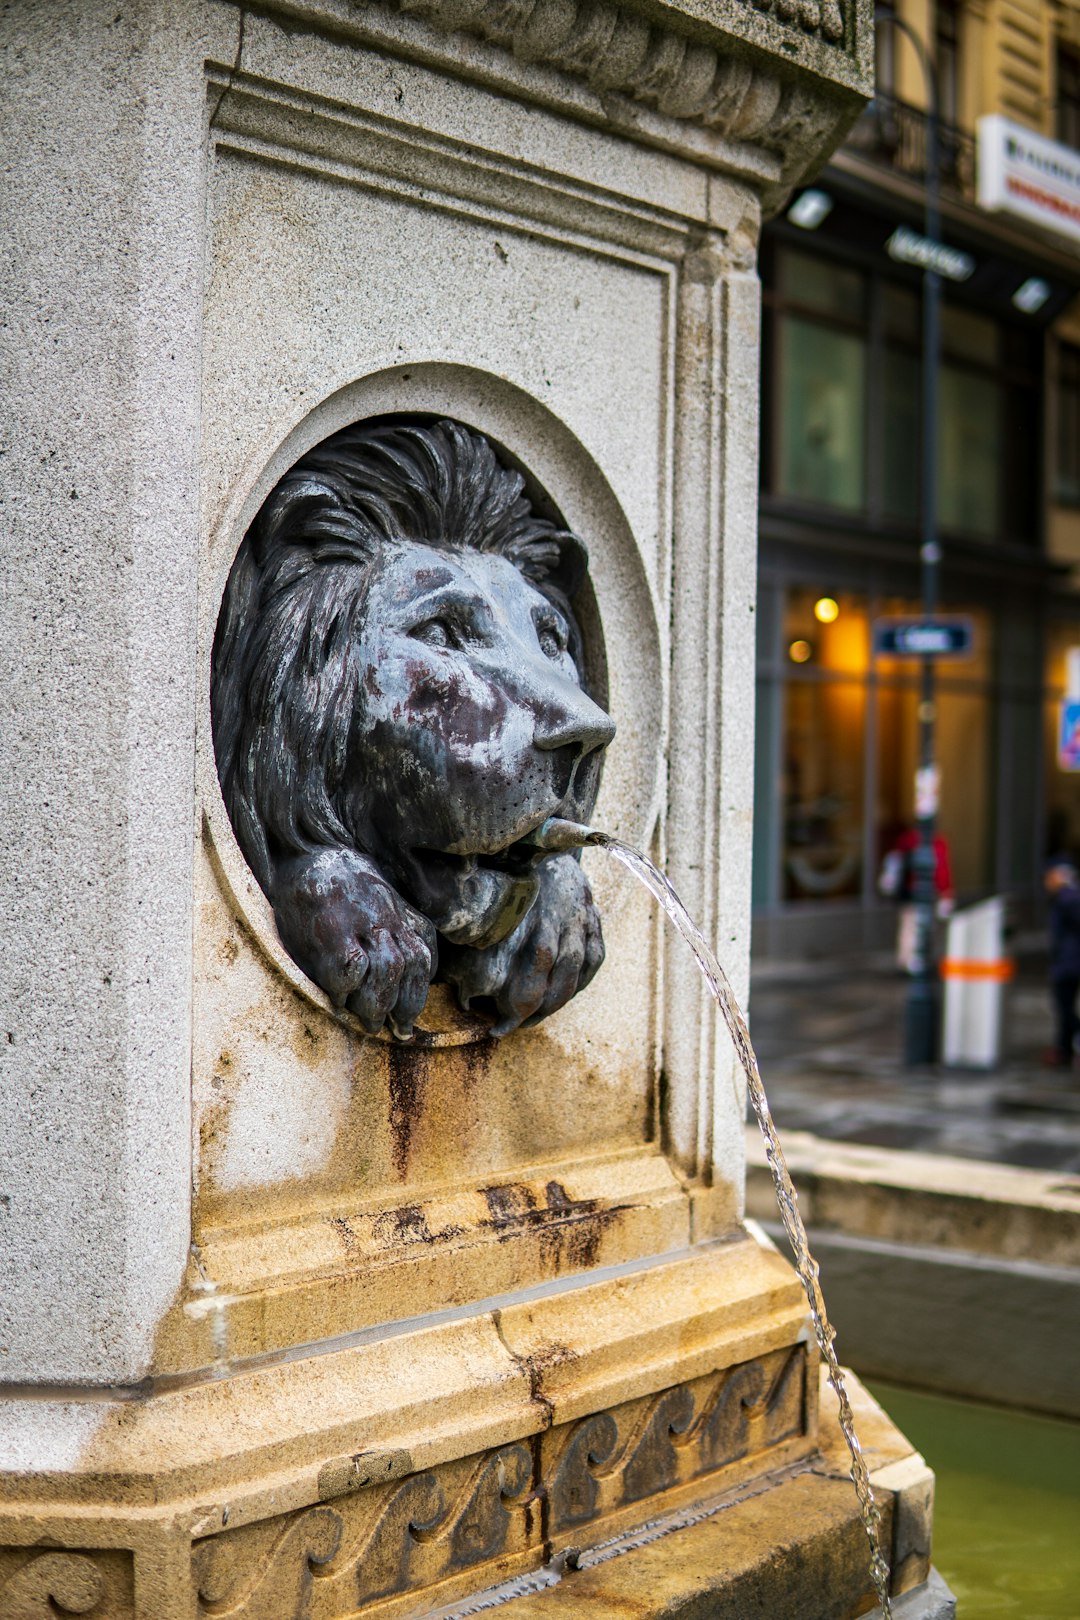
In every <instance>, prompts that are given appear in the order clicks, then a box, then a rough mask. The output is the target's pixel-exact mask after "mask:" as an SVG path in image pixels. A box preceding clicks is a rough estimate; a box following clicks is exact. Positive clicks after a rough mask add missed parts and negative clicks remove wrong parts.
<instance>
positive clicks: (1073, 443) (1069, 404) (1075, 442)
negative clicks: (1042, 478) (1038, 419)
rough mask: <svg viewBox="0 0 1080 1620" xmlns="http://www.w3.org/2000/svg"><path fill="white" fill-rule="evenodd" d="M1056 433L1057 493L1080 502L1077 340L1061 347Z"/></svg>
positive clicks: (1079, 362)
mask: <svg viewBox="0 0 1080 1620" xmlns="http://www.w3.org/2000/svg"><path fill="white" fill-rule="evenodd" d="M1056 437H1057V446H1056V451H1057V453H1056V457H1055V461H1056V467H1055V475H1056V476H1055V480H1054V494H1055V495H1056V497H1057V499H1058V500H1059V501H1067V502H1069V504H1070V505H1080V346H1078V345H1077V344H1075V343H1062V344H1061V345H1060V347H1059V349H1058V355H1057V435H1056Z"/></svg>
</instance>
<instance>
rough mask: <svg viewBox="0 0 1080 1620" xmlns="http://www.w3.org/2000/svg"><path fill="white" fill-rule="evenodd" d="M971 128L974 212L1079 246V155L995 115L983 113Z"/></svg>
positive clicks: (1010, 120) (1008, 119)
mask: <svg viewBox="0 0 1080 1620" xmlns="http://www.w3.org/2000/svg"><path fill="white" fill-rule="evenodd" d="M976 127H977V131H978V197H979V207H980V208H990V209H993V210H994V211H995V212H997V213H1002V214H1015V215H1017V216H1018V217H1019V218H1020V219H1026V220H1032V221H1033V222H1034V223H1035V224H1036V225H1042V226H1044V227H1045V228H1046V229H1047V230H1049V231H1054V232H1056V233H1057V235H1059V236H1068V237H1070V238H1071V239H1072V240H1073V241H1074V242H1080V152H1076V151H1074V150H1073V148H1072V147H1071V146H1063V145H1062V144H1061V142H1060V141H1051V140H1048V139H1047V138H1046V136H1045V135H1036V134H1035V133H1034V132H1033V131H1032V130H1030V129H1025V128H1024V126H1023V124H1014V123H1013V121H1012V119H1011V118H1003V117H1002V115H1001V114H1000V113H987V115H986V116H985V117H984V118H980V119H979V121H978V125H977V126H976Z"/></svg>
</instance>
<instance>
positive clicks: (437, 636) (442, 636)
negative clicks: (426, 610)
mask: <svg viewBox="0 0 1080 1620" xmlns="http://www.w3.org/2000/svg"><path fill="white" fill-rule="evenodd" d="M412 634H413V638H414V640H416V641H422V642H423V643H424V645H425V646H427V647H450V646H452V645H453V639H454V638H453V635H452V633H451V630H450V626H449V625H448V624H447V622H446V620H445V619H429V620H428V621H427V623H426V624H420V625H417V627H416V629H415V630H414V631H413V632H412Z"/></svg>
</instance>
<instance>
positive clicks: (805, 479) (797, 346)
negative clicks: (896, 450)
mask: <svg viewBox="0 0 1080 1620" xmlns="http://www.w3.org/2000/svg"><path fill="white" fill-rule="evenodd" d="M777 290H778V293H779V296H780V299H781V300H782V302H783V313H782V314H781V316H780V319H779V324H778V332H777V360H778V365H779V374H780V377H781V378H782V386H781V389H780V394H779V400H780V408H779V412H778V415H777V465H776V482H777V488H778V491H779V493H780V494H783V495H788V496H791V497H792V498H794V499H796V500H800V501H811V502H814V503H815V504H821V505H826V506H833V507H839V508H841V509H842V510H844V509H846V510H848V511H858V510H860V509H861V507H862V506H863V504H864V498H865V496H864V483H865V464H866V446H865V424H866V345H865V339H864V336H863V332H862V315H863V305H864V302H865V289H864V278H863V277H862V276H861V275H860V274H859V272H858V271H856V270H852V269H850V268H849V267H847V266H845V265H838V264H836V263H835V262H834V261H833V260H831V259H826V258H821V257H819V256H817V255H815V254H810V253H798V252H795V251H792V250H788V251H785V252H784V253H782V254H781V255H780V258H779V261H778V264H777Z"/></svg>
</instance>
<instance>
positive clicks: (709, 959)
mask: <svg viewBox="0 0 1080 1620" xmlns="http://www.w3.org/2000/svg"><path fill="white" fill-rule="evenodd" d="M528 842H529V843H531V844H533V845H535V847H536V848H537V849H540V850H543V851H545V852H546V853H550V852H554V851H557V850H569V849H581V848H583V847H585V846H591V847H593V848H597V849H605V850H607V852H608V854H609V855H611V856H613V857H614V859H615V860H617V861H620V862H621V863H622V865H623V866H625V867H626V868H627V869H628V870H629V871H631V872H632V873H633V874H634V876H635V877H636V878H637V879H638V880H639V881H640V882H641V883H643V884H644V885H645V887H646V888H647V889H648V890H649V892H650V894H652V896H653V897H654V899H656V900H657V901H659V903H660V905H661V906H662V907H663V908H664V910H665V911H666V912H667V914H668V917H669V918H670V919H671V921H672V922H673V923H674V925H675V927H676V928H677V929H678V931H679V933H680V934H681V935H682V937H683V939H684V940H685V941H686V943H687V944H688V945H689V947H690V949H691V950H692V951H693V953H694V956H695V957H696V958H697V964H698V967H699V968H700V969H701V972H702V975H703V976H704V979H705V982H706V984H707V985H708V986H709V989H710V990H711V992H712V994H713V998H714V999H715V1001H716V1002H717V1004H718V1006H719V1008H720V1011H721V1013H722V1015H723V1019H724V1023H725V1024H726V1025H727V1027H728V1033H729V1034H730V1036H731V1040H732V1044H733V1045H734V1047H735V1053H736V1056H737V1057H738V1059H739V1063H740V1065H741V1067H742V1071H743V1073H744V1074H745V1076H746V1085H747V1090H748V1092H749V1094H750V1102H751V1104H752V1106H753V1109H754V1114H755V1115H756V1117H757V1122H758V1125H759V1126H760V1128H761V1134H762V1136H763V1137H764V1139H765V1157H766V1159H767V1160H768V1164H769V1170H770V1172H771V1174H772V1179H773V1186H774V1187H775V1189H776V1202H777V1204H778V1206H779V1209H780V1218H781V1220H782V1221H783V1223H784V1231H785V1232H786V1233H787V1236H788V1241H789V1242H790V1244H791V1247H792V1251H793V1252H794V1255H795V1270H796V1273H797V1274H798V1277H799V1281H800V1282H801V1283H802V1285H803V1288H804V1289H805V1291H806V1298H807V1302H808V1304H809V1306H810V1315H811V1318H812V1319H813V1323H814V1335H815V1337H816V1339H817V1342H818V1348H819V1349H820V1351H821V1354H822V1357H823V1358H824V1361H825V1365H826V1367H827V1368H828V1381H829V1383H830V1384H831V1385H832V1388H833V1392H834V1393H835V1395H836V1399H837V1403H838V1405H839V1408H840V1428H841V1430H842V1432H843V1436H844V1439H845V1441H846V1442H847V1448H848V1451H849V1452H850V1453H851V1479H852V1483H853V1484H854V1486H855V1494H856V1496H857V1497H858V1499H859V1511H860V1513H861V1515H862V1521H863V1526H864V1528H865V1530H866V1535H867V1539H868V1541H869V1542H870V1576H871V1579H872V1581H873V1583H874V1589H875V1591H876V1592H877V1595H878V1599H879V1601H880V1604H881V1613H882V1617H883V1620H891V1616H892V1604H891V1601H890V1598H889V1578H890V1577H889V1565H888V1560H887V1559H886V1558H885V1555H884V1553H883V1552H882V1550H881V1510H880V1509H879V1507H878V1505H877V1503H876V1502H875V1500H874V1492H873V1488H872V1486H871V1484H870V1475H869V1472H868V1470H867V1467H866V1459H865V1458H864V1456H863V1452H862V1446H861V1445H860V1443H859V1437H858V1435H857V1434H856V1432H855V1414H854V1413H853V1412H852V1410H851V1402H850V1400H849V1399H848V1393H847V1386H846V1384H845V1382H844V1375H843V1372H842V1371H841V1368H840V1363H839V1361H838V1360H837V1357H836V1349H835V1344H834V1341H835V1339H836V1331H835V1329H834V1328H833V1326H832V1323H831V1322H830V1321H829V1317H828V1313H827V1312H826V1309H825V1300H824V1297H823V1295H822V1292H821V1283H820V1280H819V1276H818V1264H817V1261H816V1260H815V1259H814V1257H813V1255H812V1254H811V1253H810V1244H809V1241H808V1239H807V1236H806V1227H805V1226H804V1225H803V1219H802V1215H801V1213H800V1211H799V1198H798V1194H797V1193H796V1191H795V1186H794V1183H793V1182H792V1179H791V1173H790V1171H789V1170H788V1167H787V1161H786V1159H785V1158H784V1153H783V1149H782V1148H781V1146H780V1139H779V1137H778V1136H777V1134H776V1126H775V1124H774V1123H773V1117H772V1112H771V1110H770V1108H769V1099H768V1097H767V1096H766V1095H765V1087H764V1086H763V1085H762V1082H761V1074H760V1071H759V1069H758V1062H757V1058H756V1056H755V1055H754V1048H753V1046H752V1045H751V1042H750V1031H749V1030H748V1029H747V1027H746V1019H745V1018H744V1017H743V1012H742V1008H741V1007H740V1006H739V1003H738V1001H737V1000H736V999H735V993H734V991H733V990H732V988H731V985H730V984H729V983H728V978H727V974H726V973H725V972H724V970H723V968H722V967H721V966H720V963H719V961H718V960H717V958H716V957H715V955H714V954H713V952H712V951H711V950H710V948H709V946H708V945H707V943H706V941H705V939H704V937H703V935H702V933H701V931H700V929H699V928H698V927H697V926H696V924H695V923H694V921H693V918H692V917H691V916H690V913H689V912H688V911H687V909H686V907H685V906H684V905H683V903H682V901H681V900H680V899H679V896H678V895H677V894H676V892H675V890H674V889H673V888H672V886H671V884H670V883H669V882H668V880H667V878H666V877H665V876H664V874H663V873H662V872H661V871H659V870H658V869H657V868H656V867H655V866H654V865H653V863H652V862H651V861H650V860H647V859H646V857H645V856H644V855H642V854H641V852H640V850H636V849H634V848H633V847H632V845H630V844H623V843H621V842H620V841H619V839H617V838H612V837H611V835H610V834H609V833H605V832H600V831H599V830H598V829H597V828H595V827H585V826H582V825H580V824H579V823H578V822H575V821H562V820H560V819H559V818H558V817H555V816H552V817H550V818H549V819H548V820H547V821H545V822H544V823H543V825H542V826H540V827H538V828H537V829H536V831H535V832H534V833H533V834H532V835H531V837H530V838H529V839H528Z"/></svg>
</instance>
